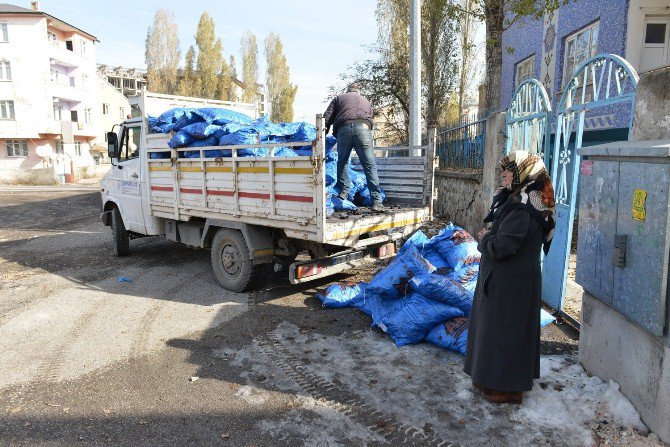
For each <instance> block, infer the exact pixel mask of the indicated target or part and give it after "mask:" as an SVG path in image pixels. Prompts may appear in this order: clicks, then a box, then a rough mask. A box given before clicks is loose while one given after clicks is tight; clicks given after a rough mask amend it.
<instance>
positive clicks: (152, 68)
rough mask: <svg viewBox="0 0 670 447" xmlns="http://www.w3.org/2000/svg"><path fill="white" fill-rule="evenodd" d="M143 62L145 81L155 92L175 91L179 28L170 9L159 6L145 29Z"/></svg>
mask: <svg viewBox="0 0 670 447" xmlns="http://www.w3.org/2000/svg"><path fill="white" fill-rule="evenodd" d="M145 43H146V49H145V53H144V56H145V62H146V64H147V83H148V86H149V88H150V89H151V90H152V91H154V92H157V93H167V94H175V93H177V71H178V69H179V59H180V56H181V54H180V51H179V30H178V27H177V22H176V21H175V16H174V13H173V12H172V11H169V10H167V9H164V8H159V9H158V10H156V13H155V14H154V21H153V24H152V25H151V26H150V27H149V29H148V30H147V38H146V42H145Z"/></svg>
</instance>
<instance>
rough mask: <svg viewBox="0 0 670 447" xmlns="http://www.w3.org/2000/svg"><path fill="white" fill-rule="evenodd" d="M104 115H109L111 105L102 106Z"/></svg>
mask: <svg viewBox="0 0 670 447" xmlns="http://www.w3.org/2000/svg"><path fill="white" fill-rule="evenodd" d="M102 114H103V115H109V104H102Z"/></svg>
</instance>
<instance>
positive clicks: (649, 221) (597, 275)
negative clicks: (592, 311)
mask: <svg viewBox="0 0 670 447" xmlns="http://www.w3.org/2000/svg"><path fill="white" fill-rule="evenodd" d="M579 154H580V155H581V156H582V161H581V166H579V167H578V169H580V176H579V185H580V186H579V188H580V189H579V194H580V199H579V235H578V242H577V269H576V278H575V279H576V281H577V283H579V284H580V285H581V286H582V287H583V288H584V290H585V291H587V292H588V293H590V294H591V295H593V296H594V297H596V298H597V299H599V300H600V301H602V302H604V303H606V304H607V305H609V306H611V307H612V308H614V309H615V310H617V311H618V312H619V313H621V314H622V315H624V316H625V317H626V318H628V319H629V320H631V321H632V322H634V323H635V324H636V325H638V326H639V327H641V328H642V329H644V330H646V331H648V332H650V333H652V334H653V335H655V336H657V337H664V336H667V330H668V324H669V321H668V315H669V312H668V297H667V295H668V259H669V255H670V213H669V208H668V206H669V204H670V141H667V140H663V141H626V142H615V143H607V144H603V145H598V146H590V147H586V148H582V149H579ZM666 343H667V337H666Z"/></svg>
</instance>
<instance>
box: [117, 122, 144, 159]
mask: <svg viewBox="0 0 670 447" xmlns="http://www.w3.org/2000/svg"><path fill="white" fill-rule="evenodd" d="M141 135H142V133H141V128H140V127H126V128H124V129H123V135H122V136H121V151H120V154H121V156H120V157H119V161H126V160H130V159H133V158H137V157H139V156H140V137H141Z"/></svg>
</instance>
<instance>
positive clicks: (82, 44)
mask: <svg viewBox="0 0 670 447" xmlns="http://www.w3.org/2000/svg"><path fill="white" fill-rule="evenodd" d="M79 53H80V54H81V55H82V56H86V41H85V40H82V41H81V42H80V45H79Z"/></svg>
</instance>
